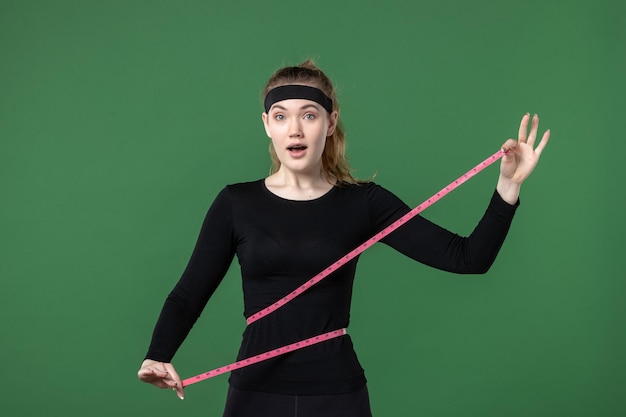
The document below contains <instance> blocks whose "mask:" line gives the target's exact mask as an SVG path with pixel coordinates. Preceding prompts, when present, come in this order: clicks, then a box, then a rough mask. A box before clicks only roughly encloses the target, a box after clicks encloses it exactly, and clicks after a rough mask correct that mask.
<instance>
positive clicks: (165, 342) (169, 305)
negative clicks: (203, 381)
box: [146, 188, 235, 362]
mask: <svg viewBox="0 0 626 417" xmlns="http://www.w3.org/2000/svg"><path fill="white" fill-rule="evenodd" d="M232 220H233V219H232V207H231V202H230V198H229V192H228V188H225V189H223V190H222V191H221V192H220V193H219V194H218V196H217V197H216V198H215V201H214V202H213V204H212V205H211V207H210V208H209V210H208V212H207V214H206V217H205V219H204V222H203V224H202V228H201V230H200V235H199V237H198V240H197V242H196V245H195V248H194V250H193V253H192V255H191V259H190V260H189V262H188V264H187V267H186V268H185V271H184V272H183V275H182V276H181V278H180V280H179V281H178V283H177V284H176V286H175V287H174V289H173V290H172V292H171V293H170V294H169V295H168V297H167V299H166V300H165V304H164V305H163V308H162V310H161V314H160V316H159V319H158V320H157V323H156V326H155V328H154V332H153V334H152V341H151V343H150V348H149V349H148V353H147V355H146V359H153V360H157V361H160V362H170V361H171V359H172V358H173V357H174V354H175V353H176V351H177V350H178V348H179V347H180V345H181V344H182V343H183V341H184V340H185V338H186V337H187V334H188V333H189V331H190V330H191V328H192V327H193V325H194V324H195V322H196V320H197V319H198V317H200V314H201V313H202V310H203V309H204V307H205V305H206V303H207V302H208V300H209V298H210V297H211V296H212V295H213V293H214V292H215V290H216V289H217V287H218V285H219V284H220V282H221V281H222V279H223V278H224V275H226V272H227V271H228V268H229V266H230V264H231V262H232V260H233V257H234V254H235V244H234V238H233V232H232V230H233V228H232Z"/></svg>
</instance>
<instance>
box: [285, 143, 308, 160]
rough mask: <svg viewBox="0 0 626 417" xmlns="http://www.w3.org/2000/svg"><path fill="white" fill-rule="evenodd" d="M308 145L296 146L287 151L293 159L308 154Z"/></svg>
mask: <svg viewBox="0 0 626 417" xmlns="http://www.w3.org/2000/svg"><path fill="white" fill-rule="evenodd" d="M306 149H307V147H306V145H302V144H294V145H290V146H288V147H287V151H288V152H289V154H290V155H291V156H293V157H298V156H302V155H304V154H305V153H306Z"/></svg>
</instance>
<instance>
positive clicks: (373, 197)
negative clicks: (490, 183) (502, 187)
mask: <svg viewBox="0 0 626 417" xmlns="http://www.w3.org/2000/svg"><path fill="white" fill-rule="evenodd" d="M368 198H369V203H370V220H371V221H372V222H373V227H374V228H375V230H382V229H383V228H384V227H385V226H387V225H389V224H391V223H392V222H394V221H395V220H397V219H398V218H400V217H401V216H403V215H404V214H406V213H407V212H409V211H410V208H409V207H408V206H407V205H406V204H405V203H404V202H402V201H401V200H400V199H399V198H398V197H396V196H395V195H393V194H392V193H391V192H389V191H387V190H385V189H384V188H382V187H380V186H377V185H373V186H372V187H370V190H369V196H368ZM518 206H519V201H518V202H517V203H516V204H515V205H510V204H508V203H507V202H505V201H504V200H502V198H501V197H500V195H499V194H498V193H497V191H494V193H493V195H492V197H491V201H490V202H489V205H488V207H487V209H486V211H485V213H484V215H483V217H482V218H481V220H480V221H479V222H478V225H477V226H476V227H475V228H474V230H473V232H472V233H471V234H470V235H469V236H467V237H463V236H459V235H457V234H455V233H452V232H450V231H448V230H446V229H444V228H442V227H440V226H438V225H436V224H434V223H432V222H430V221H428V220H426V219H425V218H423V217H422V216H420V215H417V216H416V217H414V218H413V219H411V220H409V221H408V222H407V223H406V224H405V225H403V226H402V227H400V228H399V229H397V230H396V231H394V232H393V233H391V234H389V235H388V236H386V237H385V238H384V239H383V240H382V242H383V243H385V244H387V245H389V246H391V247H392V248H394V249H396V250H397V251H399V252H400V253H402V254H404V255H406V256H408V257H410V258H412V259H414V260H416V261H418V262H421V263H423V264H426V265H429V266H432V267H434V268H437V269H441V270H444V271H449V272H455V273H459V274H482V273H485V272H487V271H488V270H489V268H490V267H491V265H492V264H493V262H494V261H495V259H496V256H497V255H498V252H499V251H500V248H501V247H502V244H503V243H504V239H505V238H506V235H507V233H508V231H509V228H510V226H511V222H512V220H513V216H514V214H515V211H516V210H517V207H518Z"/></svg>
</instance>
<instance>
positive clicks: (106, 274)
mask: <svg viewBox="0 0 626 417" xmlns="http://www.w3.org/2000/svg"><path fill="white" fill-rule="evenodd" d="M625 28H626V7H625V3H624V1H623V0H619V1H618V0H615V1H610V0H602V1H569V2H566V1H554V0H527V1H523V2H522V1H495V0H492V1H489V0H478V1H474V2H470V1H465V0H442V1H421V2H410V1H385V2H382V1H381V2H374V1H343V2H340V1H325V0H320V1H316V2H297V1H292V2H287V1H285V2H277V1H266V2H257V1H247V2H246V1H239V2H237V1H232V2H226V1H192V0H189V1H165V0H159V1H131V0H127V1H121V0H117V1H104V0H102V1H70V0H58V1H43V0H39V1H34V0H33V1H17V0H14V1H11V0H2V1H0V144H1V148H0V149H1V151H0V190H1V194H0V196H1V197H0V213H1V220H0V221H1V229H0V245H1V246H0V256H1V259H0V279H1V280H2V287H1V289H0V331H1V333H0V334H1V338H2V339H1V342H0V354H1V356H0V357H1V359H2V362H3V363H2V371H3V372H2V378H0V414H2V415H6V416H35V415H46V416H47V415H50V416H61V415H62V416H136V415H154V416H157V415H163V416H165V415H184V416H201V415H202V416H218V415H220V413H221V409H222V405H223V402H224V396H225V390H226V377H219V378H216V379H214V380H209V381H206V382H203V383H201V384H197V385H194V386H191V387H189V388H188V389H187V391H186V399H185V401H182V402H181V401H179V400H177V399H176V397H175V396H174V394H173V393H172V392H169V391H159V390H157V389H154V388H152V387H150V386H148V385H144V384H141V383H140V382H139V381H138V380H137V378H136V371H137V369H138V367H139V364H140V362H141V360H142V358H143V355H144V353H145V350H146V349H147V345H148V342H149V338H150V334H151V332H152V326H153V325H154V322H155V320H156V318H157V315H158V312H159V310H160V308H161V305H162V302H163V300H164V298H165V296H166V295H167V293H168V292H169V290H170V289H171V287H172V286H173V285H174V283H175V282H176V280H177V279H178V277H179V275H180V274H181V272H182V270H183V268H184V266H185V264H186V262H187V259H188V257H189V255H190V252H191V249H192V247H193V244H194V243H195V239H196V236H197V233H198V230H199V227H200V224H201V221H202V219H203V216H204V213H205V211H206V209H207V208H208V206H209V204H210V203H211V201H212V200H213V198H214V196H215V195H216V193H217V192H218V190H220V189H221V188H222V187H223V186H224V185H225V184H228V183H233V182H238V181H244V180H252V179H257V178H260V177H263V176H264V175H265V174H266V173H267V170H268V167H269V162H268V157H267V138H266V137H265V135H264V131H263V128H262V125H261V118H260V114H261V104H260V103H261V102H260V96H259V94H260V90H261V89H262V86H263V83H264V82H265V80H266V79H267V77H268V76H269V75H270V74H271V73H272V72H273V71H274V69H276V68H277V67H279V66H282V65H284V64H295V63H297V62H299V61H301V60H302V59H304V58H306V57H312V58H314V59H316V60H317V62H318V64H319V65H320V66H322V68H324V69H325V70H326V71H327V73H328V74H329V75H330V76H331V77H332V78H333V79H334V80H335V81H336V83H337V86H338V88H339V96H340V100H341V103H342V117H343V121H344V123H345V126H346V128H347V132H348V138H349V155H350V158H351V162H352V164H353V166H354V167H355V169H356V170H357V175H360V176H361V177H368V176H370V175H371V174H373V173H377V178H376V181H377V182H378V183H380V184H382V185H384V186H385V187H387V188H389V189H391V190H393V191H394V192H395V193H396V194H398V195H399V196H400V197H402V198H403V199H404V200H405V201H406V202H407V203H408V204H409V205H412V206H415V205H417V204H419V203H420V202H421V201H422V200H423V199H424V198H426V197H428V196H429V195H430V194H431V193H433V192H435V191H437V190H439V189H440V188H441V187H442V186H443V185H445V184H446V183H447V182H449V181H450V180H452V179H454V178H456V176H458V175H460V174H461V173H463V172H465V171H466V170H467V169H469V168H470V167H472V166H473V165H474V164H476V163H478V162H479V161H481V160H482V159H483V158H485V157H487V156H488V155H491V154H492V153H493V152H495V151H496V150H497V149H498V148H499V146H500V144H501V143H502V142H504V140H505V139H507V138H509V137H515V135H516V132H517V126H518V123H519V119H520V118H521V116H522V114H523V113H525V112H527V111H528V112H537V113H539V114H540V116H541V117H542V119H541V128H542V130H544V129H546V128H550V129H552V138H551V142H550V145H549V146H548V148H547V149H546V151H545V153H544V155H543V157H542V160H541V162H540V165H539V166H538V168H537V170H536V171H535V173H534V174H533V176H532V177H531V178H530V179H529V180H528V182H527V184H526V185H525V187H524V189H523V194H522V206H521V207H520V210H519V211H518V216H517V217H516V220H515V222H514V225H513V227H512V230H511V234H510V238H509V239H508V240H507V242H506V243H505V246H504V248H503V250H502V252H501V255H500V257H499V258H498V260H497V261H496V263H495V265H494V267H493V268H492V270H491V271H490V272H489V273H488V274H487V275H485V276H476V277H466V276H455V275H450V274H446V273H442V272H439V271H434V270H431V269H429V268H427V267H424V266H422V265H419V264H416V263H413V262H411V261H409V260H408V259H405V258H404V257H402V256H401V255H399V254H398V253H395V252H393V251H391V250H390V249H388V248H387V247H384V246H376V247H374V248H372V249H371V250H370V251H369V252H368V253H366V254H365V255H364V256H363V257H362V259H361V264H360V268H359V273H358V277H357V283H356V287H355V301H354V306H353V324H352V326H351V330H350V332H351V334H352V337H353V338H354V340H355V344H356V346H357V351H358V353H359V355H360V359H361V361H362V363H363V365H364V367H365V369H366V372H367V375H368V377H369V380H370V391H371V397H372V403H373V410H374V413H375V415H376V416H430V417H436V416H477V417H478V416H480V417H490V416H494V417H495V416H529V415H532V416H591V415H593V416H623V415H626V396H625V395H624V393H625V392H626V380H625V378H624V375H625V374H626V363H625V361H626V360H625V359H624V358H625V356H624V352H625V351H626V326H625V325H626V319H625V318H626V315H625V313H626V311H625V310H626V308H625V304H624V293H625V289H626V288H625V287H626V285H625V284H624V277H625V276H626V274H625V273H624V270H625V268H624V266H623V260H621V261H620V258H621V257H622V256H623V254H622V249H623V246H621V244H620V243H619V242H621V241H623V237H622V235H623V233H624V231H625V230H624V229H625V227H624V226H625V221H624V209H625V208H626V204H625V198H624V185H623V182H624V178H625V176H624V155H625V152H624V151H625V146H624V140H623V120H624V111H625V110H626V100H625V97H626V91H625V88H624V74H625V71H626V58H625V52H626V49H625V48H624V45H625V41H626V29H625ZM496 177H497V168H496V167H491V168H490V169H488V170H487V172H484V173H482V174H480V175H479V176H478V177H476V178H474V179H472V180H471V181H470V182H469V183H467V184H466V185H464V186H463V187H462V188H460V189H459V190H457V191H455V192H454V194H453V195H450V196H448V197H446V198H445V199H444V200H443V201H441V202H440V203H438V204H437V205H436V206H433V207H432V208H430V209H429V210H428V211H427V212H426V213H425V216H426V217H428V218H430V219H432V220H434V221H436V222H438V223H440V224H441V225H443V226H444V227H447V228H449V229H451V230H454V231H456V232H458V233H462V234H467V233H469V232H470V231H471V229H472V228H473V226H474V225H475V223H476V221H477V220H478V218H479V217H480V215H481V214H482V211H483V210H484V207H485V206H486V203H487V201H488V198H489V196H490V194H491V192H492V190H493V187H494V186H495V181H496ZM235 265H236V263H235ZM375 296H376V297H377V298H380V297H381V296H382V297H384V299H386V300H387V302H386V303H385V304H384V305H383V306H374V305H372V300H374V298H375ZM241 311H242V302H241V290H240V281H239V275H238V268H236V267H233V268H232V270H231V271H230V272H229V274H228V276H227V278H226V279H225V281H224V283H223V285H222V286H221V287H220V288H219V289H218V291H217V293H216V294H215V296H214V298H213V299H212V300H211V302H210V304H209V305H208V306H207V308H206V310H205V313H204V314H203V316H202V318H201V319H200V321H199V322H198V324H197V326H196V328H195V329H194V331H193V332H192V334H191V335H190V337H189V338H188V340H187V341H186V343H185V345H184V346H183V347H182V349H181V350H180V351H179V353H178V355H177V356H176V358H175V362H174V363H175V365H176V366H177V369H178V370H179V372H180V373H181V374H182V375H183V376H184V377H187V376H192V375H195V374H198V373H201V372H203V371H205V370H208V369H211V368H213V367H217V366H219V365H222V364H224V363H227V362H229V361H231V360H232V359H233V358H234V356H235V354H236V351H237V347H238V342H239V340H240V335H241V332H242V330H243V328H244V320H243V318H242V315H241ZM389 322H392V323H393V324H392V325H389V324H388V323H389ZM216 335H217V336H216Z"/></svg>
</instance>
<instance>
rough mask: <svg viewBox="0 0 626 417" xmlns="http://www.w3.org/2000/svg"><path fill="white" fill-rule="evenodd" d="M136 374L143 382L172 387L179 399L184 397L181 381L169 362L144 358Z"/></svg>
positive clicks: (160, 386) (161, 386)
mask: <svg viewBox="0 0 626 417" xmlns="http://www.w3.org/2000/svg"><path fill="white" fill-rule="evenodd" d="M137 376H138V377H139V379H140V380H142V381H143V382H146V383H148V384H152V385H154V386H156V387H159V388H171V389H173V390H174V391H176V395H178V398H180V399H181V400H183V399H184V398H185V393H184V392H183V382H182V381H181V379H180V377H179V376H178V374H177V373H176V370H175V369H174V366H173V365H172V364H171V363H164V362H157V361H153V360H152V359H146V360H144V361H143V362H142V363H141V368H140V369H139V372H137Z"/></svg>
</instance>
